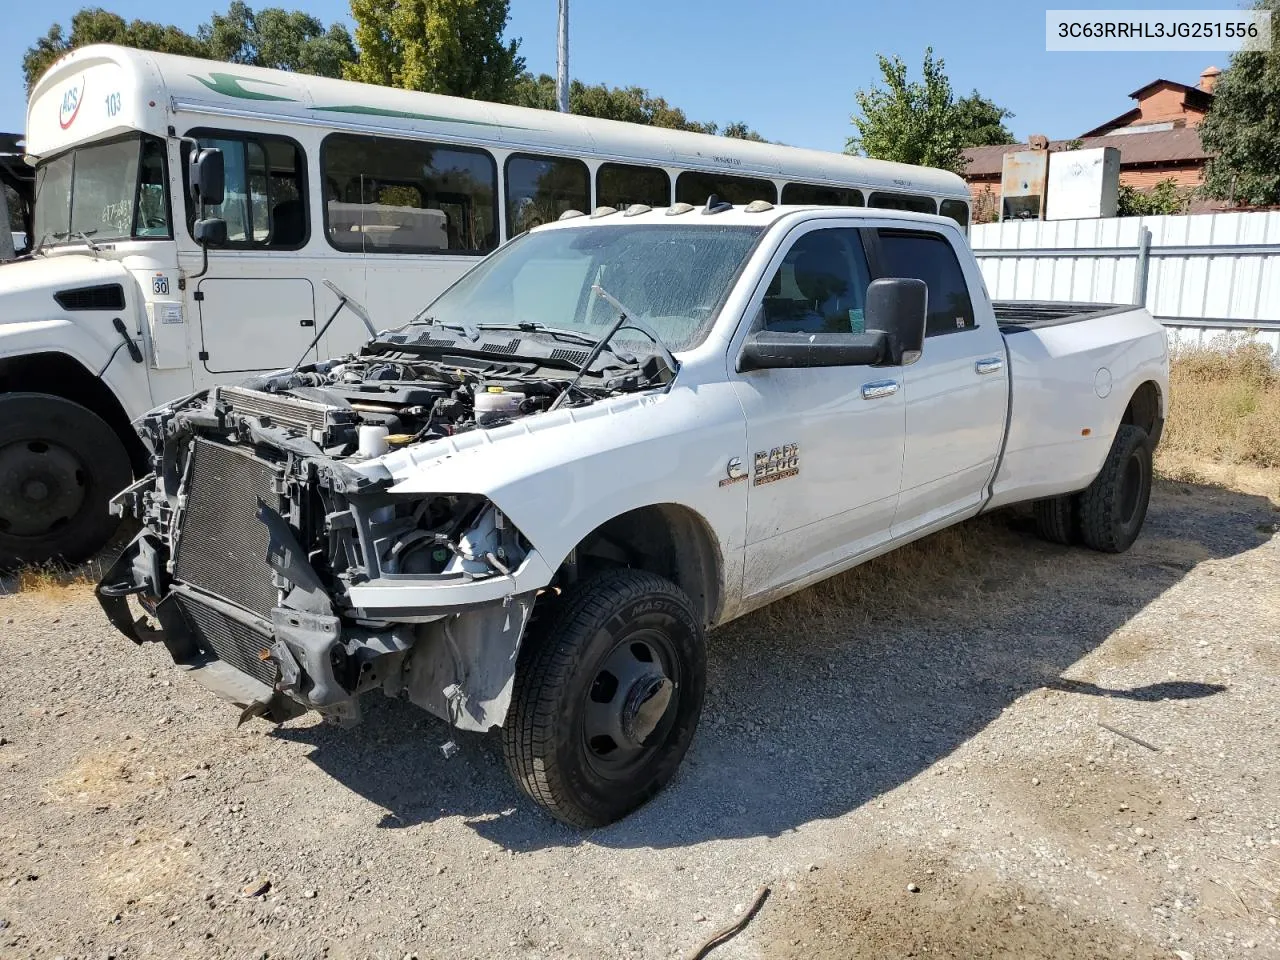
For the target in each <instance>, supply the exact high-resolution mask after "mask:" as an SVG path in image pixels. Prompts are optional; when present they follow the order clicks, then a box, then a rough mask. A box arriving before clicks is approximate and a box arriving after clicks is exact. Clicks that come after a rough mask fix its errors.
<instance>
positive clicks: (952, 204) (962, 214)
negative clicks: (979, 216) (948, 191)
mask: <svg viewBox="0 0 1280 960" xmlns="http://www.w3.org/2000/svg"><path fill="white" fill-rule="evenodd" d="M938 212H939V213H941V214H942V215H943V216H944V217H950V218H951V219H952V220H954V221H955V222H956V223H958V224H960V229H961V230H964V231H966V232H967V231H968V229H969V205H968V204H967V203H965V202H964V201H963V200H943V201H942V209H941V210H939V211H938Z"/></svg>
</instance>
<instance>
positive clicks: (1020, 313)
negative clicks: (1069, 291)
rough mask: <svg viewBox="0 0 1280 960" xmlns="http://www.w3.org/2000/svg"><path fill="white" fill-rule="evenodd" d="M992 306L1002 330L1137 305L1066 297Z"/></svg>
mask: <svg viewBox="0 0 1280 960" xmlns="http://www.w3.org/2000/svg"><path fill="white" fill-rule="evenodd" d="M991 307H992V309H993V310H994V311H995V314H996V322H997V323H999V325H1000V332H1001V333H1020V332H1021V331H1023V330H1035V329H1037V328H1039V327H1057V326H1061V325H1063V324H1068V323H1080V322H1081V321H1083V320H1092V319H1093V318H1094V317H1105V316H1108V315H1109V314H1113V313H1127V312H1128V311H1130V310H1137V309H1139V308H1138V307H1135V306H1134V305H1133V304H1131V303H1083V302H1079V301H1067V300H993V301H991Z"/></svg>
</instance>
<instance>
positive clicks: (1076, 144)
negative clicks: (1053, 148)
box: [1062, 137, 1084, 150]
mask: <svg viewBox="0 0 1280 960" xmlns="http://www.w3.org/2000/svg"><path fill="white" fill-rule="evenodd" d="M1062 149H1063V150H1083V149H1084V141H1083V140H1081V139H1080V138H1079V137H1076V138H1075V139H1074V140H1068V141H1067V142H1066V143H1064V144H1063V145H1062Z"/></svg>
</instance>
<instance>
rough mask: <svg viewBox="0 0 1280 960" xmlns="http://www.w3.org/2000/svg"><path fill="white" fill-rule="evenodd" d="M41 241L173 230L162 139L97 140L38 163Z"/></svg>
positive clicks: (38, 242)
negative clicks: (170, 224) (170, 226)
mask: <svg viewBox="0 0 1280 960" xmlns="http://www.w3.org/2000/svg"><path fill="white" fill-rule="evenodd" d="M34 232H35V237H36V245H37V246H41V245H44V246H47V245H49V244H53V243H59V242H63V241H73V242H74V241H77V240H78V239H79V238H78V235H79V234H84V235H85V236H86V237H88V238H89V239H90V240H92V241H93V242H94V243H101V242H103V241H107V240H123V239H128V238H133V237H164V238H168V237H170V236H171V234H170V231H169V203H168V199H167V197H166V188H165V161H164V143H163V142H162V141H160V140H157V139H155V138H153V137H140V136H137V137H129V138H127V139H124V140H115V141H113V142H111V143H95V144H90V145H89V146H84V147H77V148H75V149H74V150H69V151H68V152H66V153H64V154H62V155H61V156H57V157H54V158H52V159H51V160H46V161H44V162H43V163H41V164H40V166H38V167H37V168H36V189H35V230H34Z"/></svg>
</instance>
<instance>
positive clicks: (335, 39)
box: [198, 0, 356, 77]
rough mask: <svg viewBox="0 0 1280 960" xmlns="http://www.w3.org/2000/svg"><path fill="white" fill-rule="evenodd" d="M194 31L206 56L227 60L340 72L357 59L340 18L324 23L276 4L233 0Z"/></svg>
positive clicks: (301, 70) (327, 74)
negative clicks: (260, 5)
mask: <svg viewBox="0 0 1280 960" xmlns="http://www.w3.org/2000/svg"><path fill="white" fill-rule="evenodd" d="M198 35H199V38H200V42H201V43H203V44H204V46H205V55H206V56H208V57H209V58H210V59H212V60H225V61H227V62H228V63H245V64H249V65H251V66H255V67H271V68H273V69H276V70H294V71H297V72H298V73H311V74H315V75H317V76H321V77H341V76H342V70H343V66H344V65H345V64H348V63H352V62H353V61H354V60H355V59H356V48H355V44H354V43H353V42H352V40H351V34H350V33H348V32H347V28H346V27H345V26H343V25H342V24H340V23H335V24H333V25H331V26H330V27H329V28H328V29H326V28H325V26H324V24H323V23H321V22H320V21H319V20H317V19H316V18H315V17H313V16H311V15H310V14H308V13H303V12H302V11H301V10H284V9H282V8H280V7H268V8H266V9H265V10H259V11H258V12H257V13H254V11H253V9H252V8H251V7H249V5H248V4H246V3H244V0H233V2H232V4H231V6H230V7H228V8H227V12H226V13H225V14H222V13H215V14H214V15H213V17H212V18H211V20H210V21H209V23H208V24H205V25H204V26H202V27H200V30H199V32H198Z"/></svg>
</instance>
